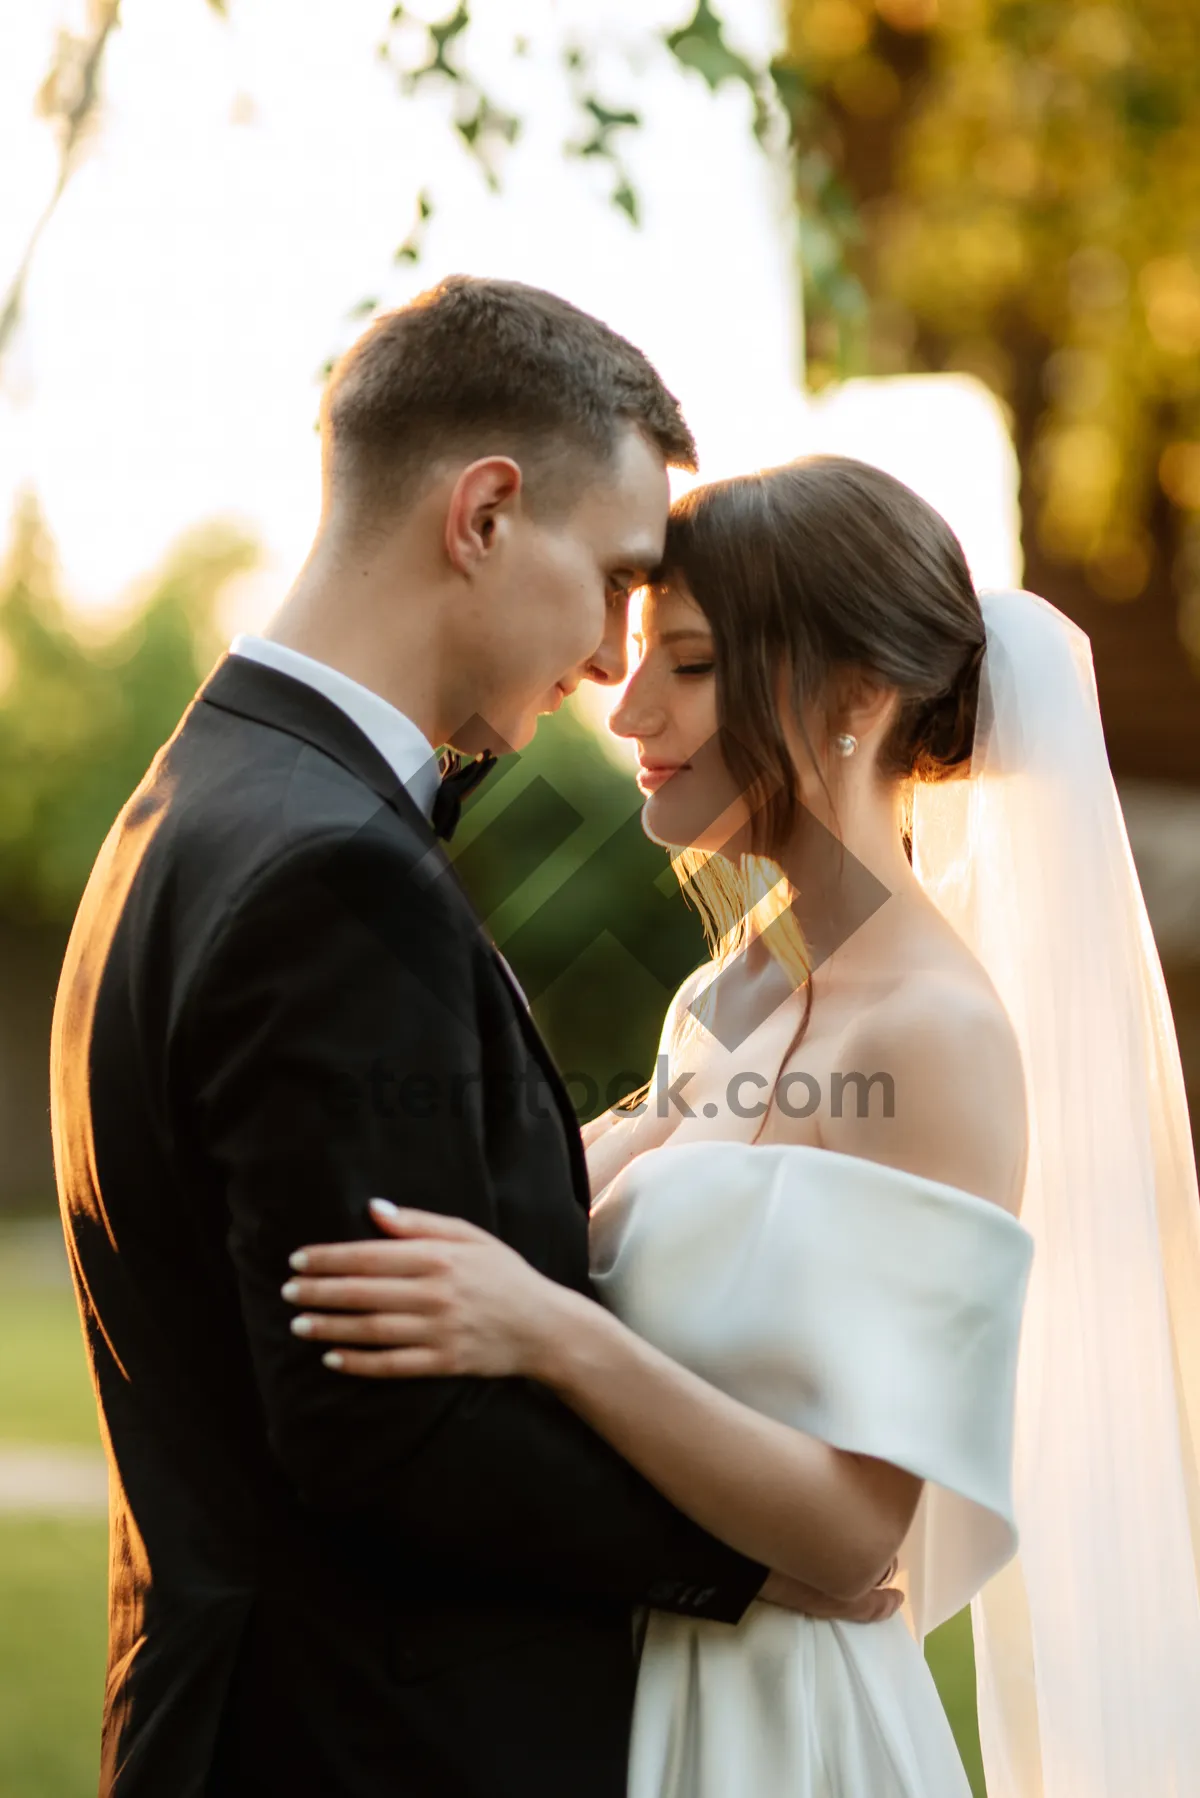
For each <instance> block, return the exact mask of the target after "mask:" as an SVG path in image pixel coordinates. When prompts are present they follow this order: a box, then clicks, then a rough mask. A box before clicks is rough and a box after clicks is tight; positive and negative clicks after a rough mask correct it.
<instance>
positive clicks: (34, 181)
mask: <svg viewBox="0 0 1200 1798" xmlns="http://www.w3.org/2000/svg"><path fill="white" fill-rule="evenodd" d="M384 10H385V9H381V8H380V7H379V5H378V4H377V0H342V3H341V4H340V5H339V7H338V9H337V18H336V29H333V28H332V25H331V17H330V14H329V12H328V11H327V9H324V8H312V9H308V8H303V7H296V6H294V5H291V4H288V0H255V3H254V4H253V5H251V4H244V5H239V4H236V3H233V4H231V5H230V7H229V17H228V19H227V20H225V21H223V20H221V19H220V18H218V17H217V16H216V14H215V13H214V12H213V11H212V9H210V8H208V7H206V6H204V5H203V4H202V3H201V0H186V3H185V0H175V3H174V4H171V5H168V6H163V5H162V4H161V3H160V0H127V3H126V5H125V7H124V9H123V15H122V17H123V23H122V25H121V28H120V30H119V31H118V32H117V33H116V34H115V36H114V38H113V40H112V42H111V45H110V52H109V63H108V67H107V78H106V89H105V92H106V100H105V107H104V113H103V117H102V120H101V121H100V124H99V126H98V129H97V132H96V135H95V141H94V143H93V144H92V146H91V148H90V151H89V154H88V156H87V158H86V159H85V161H84V163H83V165H82V167H81V168H80V170H79V172H78V174H77V175H76V176H75V178H74V180H73V181H72V183H71V184H70V186H69V187H68V189H67V193H66V196H65V198H64V200H63V202H62V204H61V206H60V209H59V211H58V213H57V214H56V215H55V218H54V220H53V222H52V224H51V226H50V229H49V230H48V231H47V233H46V235H45V237H44V239H43V241H42V243H41V246H40V248H39V251H38V254H37V257H36V260H35V262H34V265H33V270H32V275H31V279H30V282H29V287H28V294H27V313H26V318H25V321H24V323H23V325H22V327H21V330H20V332H19V333H18V336H17V339H16V341H15V344H14V346H13V348H12V350H11V352H10V355H9V358H8V360H7V362H6V364H5V366H4V369H3V371H2V373H0V512H2V513H3V514H4V515H7V514H8V513H9V512H10V511H11V506H12V502H13V499H14V497H15V495H16V493H17V491H18V490H19V488H20V487H21V486H22V485H23V484H31V485H32V486H33V488H34V489H35V491H36V492H37V493H38V495H39V496H40V499H41V501H42V504H43V506H44V508H45V510H46V512H47V515H48V518H49V522H50V526H51V529H52V531H53V533H54V535H55V537H56V538H57V541H58V545H59V549H60V554H61V558H62V563H63V568H64V583H65V586H66V588H67V591H68V592H69V594H70V595H71V598H72V600H73V602H74V603H75V604H77V605H78V606H80V607H82V608H86V609H88V610H90V611H92V612H103V611H105V610H106V609H112V608H118V607H120V605H121V603H122V596H123V595H125V594H126V593H127V592H128V590H129V589H130V587H131V585H132V584H133V583H136V582H137V581H138V580H139V579H140V578H142V577H144V576H145V574H146V573H147V572H148V571H149V570H150V569H152V567H153V566H154V564H155V563H156V561H157V560H158V559H159V558H160V557H161V556H162V555H163V553H164V552H165V551H166V550H167V548H168V547H169V545H170V544H171V543H172V541H173V540H174V539H175V538H176V537H177V536H178V534H179V533H180V532H181V531H183V530H184V529H186V528H188V527H191V526H194V525H195V524H197V523H198V522H200V521H202V520H204V519H206V518H215V517H226V518H233V519H235V520H238V521H241V522H242V523H243V524H244V525H246V526H247V527H248V528H249V529H250V530H251V531H252V532H253V533H255V534H256V535H257V536H258V537H259V539H260V540H261V542H262V544H263V546H264V561H263V566H262V568H261V570H260V571H259V572H257V573H256V574H254V575H249V576H242V577H240V578H239V580H238V581H237V583H236V585H234V586H231V588H230V590H229V592H228V593H227V594H226V597H225V603H224V608H223V623H224V624H225V625H226V626H227V627H228V628H229V630H230V631H231V632H232V631H233V630H235V629H239V628H240V629H245V628H250V629H253V628H255V626H256V625H259V624H261V623H262V622H263V621H264V620H265V618H266V617H267V616H268V615H269V613H270V612H271V611H272V610H273V608H274V606H275V605H276V604H277V603H278V601H279V599H280V598H281V597H282V595H283V593H284V592H285V591H286V588H287V586H288V584H289V582H290V581H291V579H292V577H293V575H294V573H295V571H296V570H297V568H298V567H299V565H300V563H301V562H302V561H303V559H304V556H305V555H306V553H307V549H308V545H309V541H310V537H311V532H312V528H313V525H314V523H315V520H316V515H317V507H318V492H319V489H318V455H317V441H316V436H315V433H314V429H313V426H314V420H315V416H316V408H317V400H318V395H319V385H320V383H319V370H320V367H321V365H322V363H323V362H324V361H325V360H326V358H327V357H329V356H330V355H332V354H335V353H336V352H338V351H339V350H340V349H342V348H343V347H345V345H346V344H348V343H349V342H350V341H352V339H353V338H354V336H356V335H357V333H358V331H359V330H360V329H361V328H362V319H361V317H353V316H351V314H352V312H353V309H354V307H355V303H356V302H358V301H360V300H361V299H363V298H364V297H366V296H371V297H374V298H377V299H378V300H379V301H380V302H381V303H383V304H385V305H391V304H395V303H398V302H400V301H403V300H404V299H406V298H408V297H410V296H411V295H412V294H414V293H416V292H418V291H419V290H420V289H421V288H423V287H425V286H427V285H429V284H430V283H431V282H433V281H434V280H436V279H437V278H439V277H440V276H441V275H443V274H445V273H448V272H451V271H454V270H459V269H468V270H471V271H473V272H478V273H494V274H503V275H508V276H513V277H516V278H518V279H523V280H528V281H532V282H535V283H538V284H541V285H544V286H548V287H551V288H555V289H557V290H558V291H559V292H562V293H564V294H566V295H567V297H569V298H570V299H573V300H574V301H576V302H577V303H578V304H580V305H583V306H585V307H587V308H588V309H590V310H592V311H595V312H596V313H598V314H599V315H600V316H601V317H603V318H605V319H606V320H608V321H609V322H610V323H611V324H613V325H614V326H616V328H617V329H619V330H621V331H623V332H624V333H625V334H626V335H628V336H629V337H631V338H632V339H633V340H634V341H635V342H637V343H638V344H640V345H641V346H642V347H643V348H644V349H645V350H646V352H647V353H648V354H649V355H650V356H651V357H652V359H653V360H654V361H655V362H656V364H657V365H658V366H659V368H660V369H661V370H662V372H663V374H664V376H665V378H666V380H667V381H668V384H669V385H671V387H672V388H673V390H674V391H676V392H677V393H678V394H679V395H680V396H681V398H682V400H683V401H684V404H685V409H686V411H687V414H688V417H689V420H690V421H691V423H692V426H693V429H694V431H695V433H696V436H697V440H698V442H699V444H700V449H701V456H702V465H703V478H706V479H712V478H715V477H720V476H722V475H726V474H731V473H734V472H736V471H738V470H741V469H746V468H753V467H758V466H763V465H769V464H771V463H775V462H780V461H785V460H788V459H790V458H791V457H792V456H795V455H797V454H800V453H804V452H805V451H808V450H812V449H817V448H836V449H840V450H843V451H846V452H847V453H851V454H857V455H861V456H864V457H867V458H868V459H870V460H874V461H877V462H881V463H882V464H883V465H884V466H886V467H889V468H892V469H893V470H894V471H895V472H896V473H897V474H899V475H900V476H901V477H902V478H904V479H906V480H909V481H910V482H911V483H912V484H913V485H914V486H916V487H917V488H918V489H919V490H920V491H922V492H924V493H926V494H927V495H928V497H929V498H930V499H931V500H933V502H934V503H935V504H937V505H939V506H940V507H941V508H942V510H943V511H945V513H946V515H947V516H948V517H949V518H950V520H951V522H952V523H953V524H954V525H955V527H956V528H957V529H958V531H959V532H960V535H961V536H962V537H963V540H964V543H965V545H966V547H967V550H968V555H969V556H970V558H971V560H972V564H973V566H974V567H975V569H976V573H977V576H978V578H980V579H981V580H986V581H989V582H995V581H996V580H998V579H999V580H1011V579H1012V578H1014V577H1015V571H1016V548H1015V544H1016V536H1015V476H1014V474H1013V469H1012V455H1011V449H1010V446H1009V444H1008V438H1007V433H1006V431H1005V428H1004V424H1003V420H1002V419H1001V418H1000V416H999V413H998V411H997V409H996V407H995V405H994V403H993V402H992V401H991V400H990V399H989V398H988V397H987V395H986V394H985V393H984V390H983V389H982V388H980V387H978V386H977V384H975V383H972V382H970V381H961V380H957V379H955V380H947V379H942V380H938V379H934V380H926V381H915V380H899V381H876V382H858V383H853V384H851V385H850V386H847V387H845V388H843V389H842V390H840V392H838V393H836V394H834V395H833V396H831V397H830V398H823V399H821V400H819V401H814V400H810V399H807V398H806V397H805V396H804V395H803V393H802V391H801V389H800V385H799V378H798V357H799V331H798V302H797V297H796V293H795V287H794V279H793V271H794V241H795V239H794V223H793V221H792V219H791V217H790V213H789V188H788V181H787V178H786V175H785V173H784V172H783V171H782V170H781V169H779V168H777V167H773V166H772V165H771V164H770V163H769V162H768V160H767V159H766V158H765V157H764V156H763V154H762V153H761V152H760V151H759V150H758V148H757V147H756V145H755V144H754V142H753V140H752V137H751V133H750V130H749V102H748V98H747V96H746V95H745V94H743V93H738V92H735V91H733V90H732V89H724V90H722V91H721V92H719V93H718V94H717V95H715V96H714V95H712V94H710V93H709V91H708V90H707V88H706V87H705V86H704V84H703V82H702V81H700V80H699V78H698V77H686V76H684V75H682V74H681V73H680V71H679V70H678V69H677V68H676V67H675V65H674V64H673V62H672V61H671V59H670V58H669V56H668V55H667V53H666V51H665V49H662V50H655V48H654V43H653V38H652V31H653V28H654V27H656V26H668V27H670V26H672V25H675V24H677V23H679V21H680V20H681V19H682V18H683V17H684V16H685V15H686V14H689V13H690V12H691V10H692V7H691V5H690V3H689V0H674V3H672V0H610V4H609V5H608V6H607V7H606V9H605V13H604V19H603V25H602V26H601V25H598V23H597V15H596V13H595V9H594V8H593V7H591V6H590V5H588V4H585V0H558V3H557V4H555V0H511V3H509V4H506V6H505V8H504V13H503V20H502V21H501V20H500V19H499V18H498V17H496V16H494V14H489V13H488V11H487V9H486V8H483V9H481V11H480V15H479V16H480V20H481V24H483V23H484V22H485V21H486V20H487V19H489V18H491V19H493V23H494V28H495V29H496V30H501V26H502V28H503V29H502V36H503V37H504V38H505V40H506V42H507V41H508V40H509V39H510V37H511V33H512V32H513V31H514V30H516V29H518V28H520V29H522V30H523V31H525V32H526V33H527V35H528V38H529V41H530V45H531V51H530V54H529V56H528V57H527V58H526V59H524V61H523V62H522V63H521V64H520V65H513V66H512V67H511V68H509V69H508V70H507V72H506V73H503V74H502V77H498V79H500V80H501V92H500V95H499V97H500V98H501V100H502V101H503V102H504V103H505V104H509V103H511V104H512V106H513V108H514V110H517V111H520V112H522V113H523V115H524V116H525V117H526V119H527V121H528V128H527V130H526V133H525V135H524V137H523V139H522V141H521V142H520V143H519V144H518V145H517V147H516V149H515V150H514V151H513V152H512V154H511V156H510V157H509V159H508V160H507V162H506V166H505V170H504V190H503V193H502V194H501V195H500V196H499V197H498V198H496V197H493V196H491V195H489V194H488V192H487V190H486V188H485V186H484V183H483V181H482V180H481V178H480V176H479V173H478V171H477V169H476V168H475V167H474V165H473V164H471V163H470V162H469V160H468V159H467V158H466V156H465V155H464V154H462V153H460V151H459V150H458V149H457V147H456V145H455V143H454V141H453V140H452V139H451V137H450V136H449V134H448V133H447V132H446V130H445V127H444V124H443V123H442V122H441V119H442V114H441V113H440V111H439V106H438V103H437V102H436V101H435V100H433V99H432V98H430V99H420V100H404V99H402V98H401V97H400V96H399V95H398V93H397V91H396V83H395V77H394V74H393V73H392V71H391V70H390V69H389V68H388V67H387V65H386V64H385V63H382V62H381V61H380V60H379V58H378V56H377V54H376V50H377V45H378V41H379V38H380V35H381V27H380V21H381V18H382V17H383V11H384ZM84 11H85V7H84V4H83V0H78V3H77V4H67V3H66V0H30V3H29V4H27V5H25V6H23V7H12V8H8V9H7V10H6V13H5V16H4V19H3V22H2V23H0V155H2V156H3V159H4V163H5V166H6V168H8V169H19V171H20V179H19V180H18V181H9V182H7V183H5V184H3V186H0V282H3V281H6V280H7V278H8V276H9V274H10V272H11V270H12V269H13V267H14V266H15V264H16V262H17V260H18V258H19V256H20V253H21V250H22V248H23V246H24V243H25V241H26V238H27V236H28V232H29V229H30V228H31V225H32V222H33V220H34V218H35V217H36V216H37V213H38V212H39V210H40V209H41V206H42V205H43V204H44V201H45V198H46V196H47V193H48V190H49V186H50V184H51V182H52V180H53V176H54V167H55V164H54V157H53V151H52V141H51V138H50V134H49V131H48V129H47V127H46V125H45V124H44V123H42V122H40V121H38V120H36V119H34V118H33V116H32V101H33V96H34V93H35V92H36V90H37V87H38V85H39V83H40V81H41V79H42V77H43V75H44V73H45V69H46V66H47V63H48V59H49V55H50V50H51V46H52V42H53V35H54V31H55V29H56V28H57V27H58V26H60V25H72V26H76V27H77V26H78V24H79V22H80V20H81V18H82V16H83V13H84ZM725 14H726V16H727V17H728V18H729V20H730V21H731V24H732V26H733V29H734V31H735V32H736V33H737V34H738V36H739V38H740V40H741V41H742V42H743V43H744V44H745V45H746V46H747V47H748V48H750V49H752V50H755V51H768V50H769V49H770V48H771V46H772V44H773V42H774V41H775V33H776V29H777V27H776V25H775V22H774V18H775V15H774V9H773V7H772V5H771V3H770V0H727V4H726V7H725ZM485 28H486V26H485ZM572 29H578V30H579V31H581V32H586V34H587V36H588V39H589V41H592V42H598V43H602V44H604V45H607V46H609V48H608V49H607V50H605V51H604V52H603V55H602V63H601V66H602V71H603V74H604V79H605V81H606V83H607V84H608V86H609V87H610V88H611V90H612V92H613V93H614V94H618V95H621V96H622V97H627V99H628V102H629V103H630V104H633V105H636V106H638V107H639V108H641V109H642V110H643V111H644V113H645V115H646V127H645V130H644V131H643V132H642V133H640V134H630V141H629V143H628V145H627V146H626V148H627V155H628V161H629V163H630V165H631V168H632V170H633V175H634V179H635V183H636V185H637V186H638V188H639V191H640V194H641V198H642V202H643V210H644V216H645V224H644V227H643V229H642V230H641V231H634V230H633V229H632V227H631V226H630V225H629V224H628V221H627V220H626V219H625V218H624V217H623V215H621V214H620V213H618V212H617V211H616V210H615V209H614V207H613V206H612V205H611V203H610V202H609V200H608V199H607V197H606V194H605V192H604V191H602V190H603V180H602V179H600V176H601V174H602V171H598V170H596V169H595V168H594V167H592V166H591V165H589V164H586V163H583V162H580V161H579V160H577V159H573V160H567V159H564V158H563V156H562V155H561V144H562V142H563V139H564V137H565V136H566V135H567V134H568V132H569V128H570V125H571V120H570V117H569V115H568V114H567V113H566V111H565V107H564V102H563V99H562V82H561V71H560V69H559V66H558V63H557V61H556V60H555V56H554V54H553V52H554V50H555V49H556V47H558V46H559V45H560V44H561V42H562V40H563V37H564V33H567V32H569V31H570V30H572ZM497 44H498V48H499V40H497ZM639 44H640V45H641V46H642V54H641V57H640V62H639V63H637V65H636V66H635V65H634V64H631V63H630V62H629V61H628V60H627V58H626V55H625V53H624V50H623V49H622V46H630V45H639ZM546 46H550V48H549V49H547V48H546ZM484 48H485V49H486V46H484ZM481 54H482V52H481ZM495 61H496V66H497V67H500V68H502V69H503V65H504V57H503V56H502V55H500V54H497V56H496V59H495ZM510 61H511V59H510ZM489 67H491V65H490V64H489ZM505 82H507V83H508V85H507V87H506V86H505V85H504V83H505ZM425 185H430V186H432V188H433V189H434V192H435V194H436V196H437V199H438V202H439V211H438V214H437V216H436V217H435V218H434V220H433V223H432V226H431V228H430V231H429V234H428V237H427V240H426V244H425V253H424V256H423V260H422V262H421V264H420V265H419V266H418V267H417V268H416V269H413V268H412V267H410V266H408V265H397V264H396V263H395V261H394V252H395V248H396V246H397V244H399V243H400V242H401V240H402V239H403V238H404V237H405V236H406V235H407V234H408V231H409V228H410V226H411V223H412V217H413V211H414V207H415V202H416V195H417V193H418V191H419V190H420V189H421V187H422V186H425ZM684 484H685V483H684V482H683V481H677V482H676V484H675V490H676V491H680V490H682V487H683V485H684ZM613 697H614V696H613V694H612V692H611V691H609V692H607V693H604V694H601V693H599V692H592V693H591V695H590V697H589V699H588V701H587V702H586V704H585V710H586V711H587V712H588V714H589V715H590V716H592V717H593V718H597V719H598V718H599V717H601V716H602V715H603V714H604V713H606V712H607V711H608V710H609V709H610V707H611V704H612V703H613ZM577 703H578V702H577ZM618 753H620V754H621V755H622V756H624V754H625V751H624V750H623V749H622V750H619V751H618Z"/></svg>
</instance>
